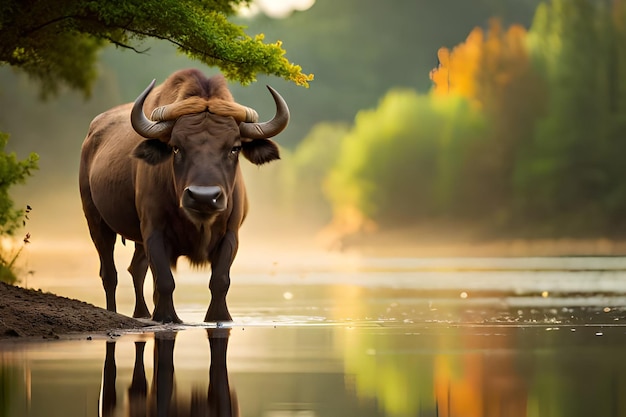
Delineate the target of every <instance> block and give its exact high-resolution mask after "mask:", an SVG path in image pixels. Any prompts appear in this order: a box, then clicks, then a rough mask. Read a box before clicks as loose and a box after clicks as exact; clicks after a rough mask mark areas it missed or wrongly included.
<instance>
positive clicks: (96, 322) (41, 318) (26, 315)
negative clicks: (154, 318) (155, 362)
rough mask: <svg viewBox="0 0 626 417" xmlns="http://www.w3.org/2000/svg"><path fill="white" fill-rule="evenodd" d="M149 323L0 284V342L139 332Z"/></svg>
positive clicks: (86, 304)
mask: <svg viewBox="0 0 626 417" xmlns="http://www.w3.org/2000/svg"><path fill="white" fill-rule="evenodd" d="M145 326H146V323H143V322H141V321H138V320H135V319H132V318H130V317H126V316H123V315H121V314H116V313H111V312H110V311H107V310H104V309H102V308H99V307H96V306H94V305H92V304H88V303H85V302H82V301H79V300H73V299H70V298H65V297H59V296H57V295H54V294H51V293H45V292H42V291H36V290H30V289H24V288H21V287H17V286H12V285H8V284H5V283H3V282H0V341H7V340H12V339H13V340H20V339H24V338H40V339H58V338H59V337H60V336H63V335H71V334H84V335H85V337H88V336H89V333H104V334H106V333H107V332H111V331H116V330H120V329H138V328H142V327H145Z"/></svg>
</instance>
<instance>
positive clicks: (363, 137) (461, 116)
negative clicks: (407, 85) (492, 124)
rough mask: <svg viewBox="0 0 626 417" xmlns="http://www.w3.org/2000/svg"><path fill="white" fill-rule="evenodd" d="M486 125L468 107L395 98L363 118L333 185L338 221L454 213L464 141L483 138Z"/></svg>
mask: <svg viewBox="0 0 626 417" xmlns="http://www.w3.org/2000/svg"><path fill="white" fill-rule="evenodd" d="M481 131H482V123H481V119H480V116H479V115H478V114H477V113H476V112H475V111H473V110H472V109H471V108H470V107H469V104H468V102H467V101H466V100H464V99H462V98H459V97H446V98H439V99H432V98H431V96H429V95H419V94H417V93H416V92H414V91H411V90H396V91H392V92H390V93H389V94H387V95H386V96H385V98H383V100H381V103H380V105H379V106H378V108H377V109H375V110H370V111H363V112H361V113H359V114H358V115H357V117H356V119H355V125H354V127H353V128H352V130H351V131H350V132H349V133H348V134H347V135H346V136H345V137H344V139H343V143H342V146H341V149H340V151H339V156H338V159H337V163H336V165H335V166H334V167H333V168H332V169H331V170H330V173H329V176H328V180H327V181H328V182H327V185H328V187H327V192H328V197H329V199H330V201H331V203H332V205H333V208H334V212H335V215H336V216H342V215H344V214H343V213H348V214H349V215H354V213H361V214H362V215H363V217H364V218H369V219H372V220H374V221H375V222H376V223H378V224H387V225H396V226H397V225H400V224H403V223H406V222H410V221H413V220H415V219H416V218H424V217H428V216H433V215H442V216H443V215H447V214H450V213H451V212H452V211H454V207H455V203H457V201H456V198H455V195H457V194H458V192H457V191H458V190H457V189H456V187H457V186H458V184H459V181H460V178H459V175H460V173H461V172H460V170H459V169H458V168H459V167H460V166H461V165H460V164H459V162H460V161H461V158H462V155H463V153H464V151H465V149H466V143H464V142H463V141H461V140H460V139H461V138H468V137H469V136H471V135H473V137H474V138H475V139H478V138H480V136H481Z"/></svg>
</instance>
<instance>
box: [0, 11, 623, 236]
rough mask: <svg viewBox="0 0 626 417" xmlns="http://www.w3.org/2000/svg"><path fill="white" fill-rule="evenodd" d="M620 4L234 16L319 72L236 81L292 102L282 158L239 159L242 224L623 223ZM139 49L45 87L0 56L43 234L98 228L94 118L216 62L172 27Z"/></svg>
mask: <svg viewBox="0 0 626 417" xmlns="http://www.w3.org/2000/svg"><path fill="white" fill-rule="evenodd" d="M624 16H626V15H625V12H624V7H622V2H621V1H618V0H607V1H591V0H571V1H564V0H553V1H540V0H472V1H466V0H438V1H436V2H433V1H428V0H394V1H393V2H379V1H374V0H359V1H356V0H342V1H341V2H334V1H330V0H316V1H315V3H314V4H313V6H312V7H310V8H309V9H307V10H305V11H295V12H293V13H291V14H289V15H288V16H286V17H285V18H281V19H277V18H271V17H268V16H266V15H263V14H256V15H254V16H247V17H239V18H237V22H238V23H240V24H242V25H244V26H247V30H246V31H247V33H249V34H252V35H253V34H256V33H264V34H265V39H266V41H267V42H274V41H276V40H281V41H282V42H283V45H284V48H285V49H286V50H287V58H288V59H289V60H290V61H292V62H295V63H297V64H299V65H301V66H302V68H303V70H304V71H305V72H307V73H313V74H315V80H314V81H313V82H311V86H310V88H308V89H306V88H303V87H298V86H295V85H293V84H291V83H289V82H286V81H283V80H281V79H277V78H268V77H263V76H260V77H259V78H258V82H256V83H254V84H252V85H250V86H241V85H238V84H236V83H231V91H232V92H233V95H234V97H235V99H236V100H237V101H238V102H240V103H242V104H244V105H247V106H251V107H253V108H255V109H256V110H257V111H258V113H259V115H260V118H261V119H265V120H266V119H269V118H271V117H272V116H273V113H274V107H273V104H272V100H271V97H270V95H269V94H268V92H267V90H266V89H265V87H264V86H265V85H266V84H270V85H272V86H273V87H274V88H276V89H277V90H278V91H279V92H280V93H281V94H282V95H283V96H284V97H285V99H286V100H287V102H288V103H289V106H290V110H291V114H292V118H291V121H290V125H289V127H288V128H287V130H286V131H285V132H283V133H282V134H281V135H279V136H278V137H277V138H276V140H277V142H278V143H279V144H280V145H281V152H282V160H281V161H277V162H274V163H272V164H271V165H269V166H263V167H253V166H251V165H250V164H248V163H247V161H245V160H242V161H241V164H242V166H243V169H244V175H245V178H246V184H247V188H248V191H249V194H250V199H251V213H250V217H249V218H248V220H247V221H246V224H245V225H244V230H243V231H244V233H250V234H256V235H257V236H263V237H264V238H270V239H271V238H272V237H274V236H278V235H281V234H287V235H291V236H292V237H293V236H294V235H296V234H297V235H298V237H299V238H300V239H312V238H313V237H314V236H322V237H323V238H324V239H325V240H324V244H325V245H327V246H328V247H331V248H337V247H342V245H343V243H341V242H342V239H344V238H345V237H346V236H358V235H360V234H363V233H369V232H375V231H379V232H380V231H381V230H399V231H401V232H402V233H404V238H406V239H409V240H410V239H412V238H418V237H417V236H415V235H414V234H413V233H414V232H413V231H414V230H420V227H421V226H423V225H424V224H427V225H433V224H434V225H437V227H438V228H439V229H437V230H453V231H454V232H453V233H452V234H451V236H450V238H454V235H455V234H463V233H466V231H470V232H467V233H475V234H476V236H481V237H502V236H505V237H520V238H530V237H542V238H543V237H549V238H563V237H593V238H595V237H611V238H619V237H623V235H624V233H626V223H624V221H623V220H622V217H623V216H622V213H623V212H624V209H625V208H626V187H624V185H623V180H622V178H624V174H626V172H624V171H625V170H626V168H624V167H623V166H622V165H623V164H622V162H621V155H622V154H623V152H621V150H622V149H624V147H625V143H624V140H626V139H625V138H624V134H625V133H626V118H625V117H624V116H623V115H621V114H620V110H621V108H622V107H623V105H624V104H625V102H626V88H625V87H624V86H623V85H622V84H623V83H621V82H620V80H621V79H626V77H625V76H626V66H625V65H626V33H625V30H624ZM139 49H144V50H145V53H142V54H137V53H135V52H133V51H129V50H124V49H120V48H116V47H113V46H111V47H109V48H107V49H105V50H104V51H103V52H102V53H101V56H100V62H99V68H98V70H99V79H98V82H97V83H96V85H95V88H94V90H93V93H92V95H91V96H90V97H88V98H85V97H83V96H81V95H80V94H78V93H75V92H71V91H63V92H62V93H61V94H60V95H59V97H57V98H54V99H49V100H48V101H45V102H42V101H41V100H40V97H39V91H38V89H37V87H36V86H35V85H33V84H32V83H30V82H29V80H28V79H27V78H26V77H25V76H23V75H20V74H19V73H17V72H14V71H13V70H11V69H10V68H6V67H3V68H0V80H1V86H2V88H1V90H0V103H1V105H0V108H2V109H3V110H2V112H0V130H1V131H4V132H8V133H10V135H11V137H10V141H9V145H8V147H7V149H8V150H11V151H15V152H16V153H17V154H18V157H25V156H26V155H28V153H30V152H36V153H38V154H39V155H40V158H41V159H40V170H39V171H37V172H36V173H35V175H34V176H33V177H32V178H30V179H29V180H28V182H27V184H26V185H24V186H19V187H16V188H15V189H14V190H13V197H14V200H15V202H16V205H17V206H18V207H21V206H25V205H26V204H28V205H30V206H32V207H33V211H32V213H31V214H30V220H29V221H28V223H27V225H26V230H28V231H29V232H30V233H31V234H32V240H33V241H34V242H36V241H37V239H44V240H58V239H78V240H81V241H83V240H84V241H85V242H89V236H88V231H87V228H86V225H85V221H84V218H83V215H82V209H81V205H80V199H79V194H78V186H77V172H78V165H79V156H80V147H81V143H82V141H83V139H84V137H85V135H86V132H87V129H88V126H89V123H90V121H91V119H93V117H95V116H96V115H97V114H99V113H101V112H103V111H105V110H107V109H108V108H110V107H112V106H115V105H117V104H120V103H125V102H129V101H132V100H134V99H135V98H136V96H137V95H138V94H139V92H141V91H142V90H143V89H144V88H145V86H146V85H147V84H148V83H149V82H150V81H151V80H152V79H153V78H156V80H157V82H162V81H163V80H164V79H165V78H166V77H167V76H168V75H169V74H171V73H172V72H174V71H176V70H178V69H181V68H187V67H196V68H200V69H202V70H203V71H204V72H205V73H207V74H217V70H216V69H214V68H207V67H206V66H204V65H200V64H199V63H197V62H194V61H191V60H189V59H188V58H186V57H185V56H183V55H181V54H178V53H177V52H176V50H175V48H174V47H173V46H171V45H169V44H167V43H163V42H157V41H146V42H145V43H144V44H143V45H142V47H141V48H139ZM622 113H623V112H622ZM296 227H298V228H297V229H296ZM402 233H401V234H402Z"/></svg>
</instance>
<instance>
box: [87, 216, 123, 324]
mask: <svg viewBox="0 0 626 417" xmlns="http://www.w3.org/2000/svg"><path fill="white" fill-rule="evenodd" d="M85 216H86V218H87V224H88V225H89V233H90V234H91V240H93V243H94V245H95V246H96V250H97V251H98V255H99V256H100V278H101V279H102V286H103V287H104V292H105V295H106V303H107V310H109V311H113V312H116V311H117V305H116V303H115V289H116V288H117V270H116V269H115V260H114V257H113V251H114V248H115V239H116V237H117V234H116V233H115V232H114V231H113V230H112V229H111V228H110V227H109V226H108V225H107V224H106V223H105V222H104V220H102V218H101V217H100V215H99V214H93V213H92V212H91V211H89V210H88V209H87V208H86V209H85Z"/></svg>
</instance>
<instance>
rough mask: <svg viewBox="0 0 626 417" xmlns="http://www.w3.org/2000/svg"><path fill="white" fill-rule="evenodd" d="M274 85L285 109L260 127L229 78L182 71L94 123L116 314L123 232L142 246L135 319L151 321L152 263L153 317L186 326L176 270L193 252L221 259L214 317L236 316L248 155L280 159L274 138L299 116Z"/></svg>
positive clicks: (83, 187)
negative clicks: (233, 299) (231, 306)
mask: <svg viewBox="0 0 626 417" xmlns="http://www.w3.org/2000/svg"><path fill="white" fill-rule="evenodd" d="M268 89H269V90H270V93H271V94H272V97H273V98H274V102H275V104H276V114H275V116H274V117H273V118H272V119H271V120H270V121H268V122H263V123H258V115H257V113H256V112H255V111H254V110H253V109H250V108H248V107H245V106H242V105H240V104H237V103H236V102H235V101H234V100H233V98H232V95H231V93H230V92H229V91H228V88H227V86H226V82H225V80H224V78H223V77H222V76H214V77H211V78H207V77H205V76H204V75H203V74H202V73H201V72H200V71H198V70H182V71H178V72H176V73H174V74H172V75H171V76H170V77H168V78H167V79H166V80H165V82H163V84H161V85H159V86H157V87H154V81H152V83H151V84H150V85H149V86H148V88H146V90H145V91H144V92H143V93H141V94H140V95H139V97H138V98H137V100H135V102H134V103H128V104H124V105H121V106H118V107H115V108H113V109H111V110H108V111H106V112H104V113H102V114H100V115H99V116H97V117H96V118H95V119H94V120H93V121H92V122H91V125H90V128H89V132H88V134H87V137H86V138H85V141H84V143H83V146H82V152H81V159H80V173H79V186H80V194H81V199H82V205H83V211H84V213H85V217H86V218H87V224H88V226H89V231H90V234H91V238H92V240H93V242H94V245H95V247H96V249H97V251H98V254H99V256H100V277H101V278H102V284H103V286H104V290H105V294H106V305H107V309H108V310H110V311H116V303H115V288H116V286H117V271H116V269H115V263H114V260H113V250H114V246H115V241H116V238H117V235H118V234H119V235H120V236H121V237H122V240H123V241H124V240H131V241H134V242H135V252H134V255H133V258H132V261H131V263H130V266H129V267H128V271H129V272H130V274H131V275H132V278H133V284H134V287H135V311H134V313H133V316H134V317H150V312H149V310H148V307H147V306H146V302H145V300H144V297H143V284H144V280H145V275H146V272H147V269H148V266H149V267H150V270H151V271H152V275H153V278H154V311H153V313H152V319H153V320H155V321H160V322H180V319H179V318H178V316H177V314H176V311H175V309H174V302H173V300H172V293H173V291H174V287H175V284H174V277H173V275H172V268H173V267H175V265H176V262H177V259H178V258H179V257H180V256H186V257H187V258H188V259H189V260H190V262H191V263H192V264H193V265H198V266H201V265H206V264H209V263H210V264H211V278H210V281H209V288H210V290H211V302H210V305H209V308H208V311H207V313H206V316H205V321H229V320H231V316H230V313H229V311H228V307H227V305H226V293H227V291H228V288H229V286H230V267H231V264H232V262H233V260H234V258H235V254H236V253H237V248H238V231H239V227H240V226H241V224H242V222H243V220H244V218H245V216H246V212H247V209H248V203H247V198H246V191H245V186H244V182H243V178H242V174H241V171H240V167H239V155H240V154H241V155H243V156H244V157H245V158H246V159H248V160H249V161H250V162H252V163H254V164H257V165H261V164H264V163H267V162H270V161H272V160H275V159H279V150H278V146H277V145H276V143H274V142H273V141H271V140H269V138H270V137H273V136H275V135H277V134H278V133H280V132H281V131H282V130H283V129H284V128H285V127H286V126H287V123H288V122H289V109H288V107H287V104H286V103H285V101H284V99H283V98H282V97H281V96H280V95H279V94H278V93H277V92H276V91H275V90H273V89H272V88H271V87H269V86H268ZM146 114H150V117H149V118H148V117H146Z"/></svg>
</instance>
